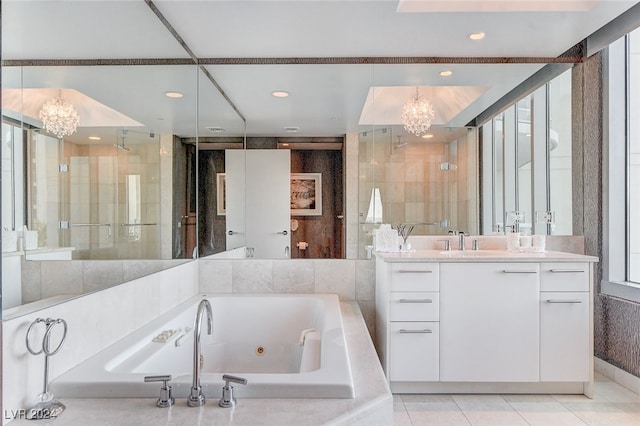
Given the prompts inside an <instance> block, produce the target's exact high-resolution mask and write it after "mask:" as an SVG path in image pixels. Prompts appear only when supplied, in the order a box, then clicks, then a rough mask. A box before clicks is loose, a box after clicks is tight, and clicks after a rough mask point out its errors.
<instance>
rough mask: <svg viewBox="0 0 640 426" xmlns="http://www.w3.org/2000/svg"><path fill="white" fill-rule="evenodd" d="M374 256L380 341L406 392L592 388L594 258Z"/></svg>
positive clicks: (395, 382)
mask: <svg viewBox="0 0 640 426" xmlns="http://www.w3.org/2000/svg"><path fill="white" fill-rule="evenodd" d="M595 261H597V258H593V257H589V256H581V255H574V254H569V253H557V252H556V253H554V252H551V253H548V252H547V253H544V254H513V253H507V252H497V253H496V254H495V256H494V254H493V253H491V254H487V253H480V254H478V255H475V256H474V253H473V252H470V253H469V252H466V253H465V252H458V253H455V252H454V253H452V254H447V253H442V252H439V251H435V250H433V251H429V250H425V251H424V252H417V253H416V254H415V255H414V254H413V253H412V254H397V255H395V256H394V255H393V254H376V336H377V338H376V344H377V349H378V352H379V355H380V359H381V362H382V366H383V369H384V371H385V373H386V375H387V379H388V380H389V384H390V387H391V390H392V391H393V392H400V393H415V392H417V393H507V392H508V393H520V392H527V393H529V392H531V393H584V394H587V395H590V394H591V393H592V391H593V331H592V330H593V301H592V297H593V262H595Z"/></svg>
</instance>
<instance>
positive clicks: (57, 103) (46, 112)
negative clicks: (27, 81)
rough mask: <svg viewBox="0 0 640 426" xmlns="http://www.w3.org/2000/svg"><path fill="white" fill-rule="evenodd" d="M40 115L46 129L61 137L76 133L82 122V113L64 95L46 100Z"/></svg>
mask: <svg viewBox="0 0 640 426" xmlns="http://www.w3.org/2000/svg"><path fill="white" fill-rule="evenodd" d="M39 116H40V120H42V125H43V126H44V128H45V130H47V131H48V132H50V133H53V134H54V135H56V136H57V137H59V138H62V137H63V136H69V135H71V134H73V133H75V131H76V128H77V127H78V123H80V115H79V114H78V110H77V109H76V107H74V106H73V105H72V104H70V103H69V102H67V101H66V100H64V99H63V98H62V97H57V98H55V99H51V100H49V101H47V102H45V103H44V105H42V109H40V114H39Z"/></svg>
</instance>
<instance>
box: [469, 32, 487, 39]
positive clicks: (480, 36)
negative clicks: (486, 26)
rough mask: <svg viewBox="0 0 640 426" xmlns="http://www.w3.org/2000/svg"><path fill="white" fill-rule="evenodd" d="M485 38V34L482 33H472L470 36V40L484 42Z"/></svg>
mask: <svg viewBox="0 0 640 426" xmlns="http://www.w3.org/2000/svg"><path fill="white" fill-rule="evenodd" d="M484 36H485V33H483V32H482V31H480V32H477V33H471V34H469V40H482V39H483V38H484Z"/></svg>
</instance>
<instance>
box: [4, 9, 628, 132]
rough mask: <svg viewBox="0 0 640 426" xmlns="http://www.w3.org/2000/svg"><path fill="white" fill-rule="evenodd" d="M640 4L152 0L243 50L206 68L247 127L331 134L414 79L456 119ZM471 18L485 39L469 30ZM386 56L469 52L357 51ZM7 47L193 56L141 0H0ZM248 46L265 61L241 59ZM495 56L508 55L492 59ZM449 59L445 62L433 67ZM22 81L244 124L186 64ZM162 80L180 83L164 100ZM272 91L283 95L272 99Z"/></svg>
mask: <svg viewBox="0 0 640 426" xmlns="http://www.w3.org/2000/svg"><path fill="white" fill-rule="evenodd" d="M635 3H637V2H635V1H615V0H614V1H579V0H564V1H515V0H508V1H507V0H494V1H484V2H483V1H464V0H460V1H429V0H423V1H409V0H400V1H398V0H372V1H350V0H346V1H324V0H299V1H269V0H264V1H242V0H236V1H188V0H181V1H179V0H171V1H163V0H156V1H154V2H153V6H155V7H156V8H157V10H158V11H159V13H160V14H161V15H162V16H164V18H165V19H166V21H167V22H168V23H169V24H170V25H171V26H172V27H173V28H174V29H175V32H176V33H177V34H179V35H180V36H181V38H182V40H183V41H184V43H185V44H186V45H187V46H188V47H189V48H190V49H191V51H192V52H193V55H195V57H197V58H209V59H215V61H205V62H220V59H221V58H226V59H227V62H237V63H238V64H230V65H220V64H207V65H204V66H203V68H204V69H206V70H207V71H208V72H209V74H210V75H211V76H212V77H213V79H214V80H215V82H216V83H217V84H218V85H219V87H220V88H221V89H222V90H224V92H225V94H226V96H227V98H228V99H229V100H230V101H231V102H233V104H234V105H235V108H236V109H237V111H238V112H240V113H241V114H242V116H243V117H244V118H245V119H246V129H247V134H248V135H260V136H285V135H286V136H291V134H290V133H287V132H286V131H285V128H286V127H297V128H299V132H298V133H297V134H296V135H295V136H336V135H342V134H344V133H347V132H357V131H362V130H363V129H366V128H370V127H371V126H372V125H394V124H397V122H398V118H399V115H400V111H399V110H398V106H399V105H401V104H402V99H403V98H404V97H406V96H407V93H412V92H413V91H415V88H416V87H419V88H420V91H421V94H423V95H428V96H429V97H430V98H431V99H432V101H433V102H434V104H435V109H436V111H437V121H438V124H441V125H443V126H450V127H454V126H464V125H465V124H467V123H468V122H469V121H471V120H472V119H473V118H475V117H476V116H477V115H478V114H479V113H481V112H482V111H484V110H485V109H486V108H488V107H489V106H491V105H492V104H493V103H495V102H496V101H497V100H498V99H500V98H501V97H502V96H503V95H504V94H505V93H507V92H509V91H510V90H511V89H513V88H514V87H516V86H517V85H518V84H519V83H521V82H522V81H523V80H525V79H526V78H528V77H529V76H531V75H532V74H533V73H535V72H536V71H538V70H539V69H540V68H542V67H543V66H544V63H543V62H541V61H540V58H555V57H557V56H558V55H560V54H562V53H563V52H565V51H566V50H567V49H568V48H570V47H572V46H574V45H575V44H576V43H578V42H580V41H581V40H583V39H585V38H586V37H587V36H589V35H590V34H592V33H593V32H594V31H595V30H597V29H599V28H600V27H602V26H603V25H605V24H606V23H608V22H609V21H611V20H612V19H613V18H615V17H616V16H618V15H620V14H621V13H623V12H624V11H625V10H627V9H629V8H630V7H632V6H633V5H634V4H635ZM479 31H482V32H484V33H485V34H486V37H485V38H484V39H483V40H481V41H471V40H470V39H469V38H468V35H469V34H471V33H474V32H479ZM380 57H384V58H390V57H394V58H395V57H401V58H406V57H428V58H465V59H456V60H455V61H452V60H447V59H442V60H438V61H436V60H433V59H432V60H431V62H439V63H428V64H406V63H397V64H396V63H393V64H391V63H371V62H380V61H372V60H369V59H367V60H363V59H361V58H380ZM2 58H3V60H23V61H27V60H90V59H99V60H103V61H104V62H105V63H108V61H109V60H114V61H115V62H117V63H123V62H124V61H122V60H141V59H154V58H155V59H157V58H163V59H167V58H174V59H183V60H184V59H189V58H190V55H189V53H188V52H187V51H186V50H185V49H184V48H183V46H181V44H180V43H179V42H178V41H177V40H176V38H174V36H173V35H172V34H171V33H170V32H169V31H168V30H167V28H166V27H165V25H164V24H163V22H162V21H161V20H160V19H159V18H158V16H156V14H155V13H154V11H153V10H152V8H151V7H149V5H147V3H146V2H145V1H144V0H136V1H95V0H86V1H64V0H62V1H28V0H22V1H17V0H9V1H6V0H5V1H3V2H2ZM247 58H257V59H259V60H256V61H253V62H258V63H259V64H246V62H249V61H247V60H246V59H247ZM296 58H298V59H296ZM300 58H302V59H300ZM305 58H306V59H305ZM309 58H333V60H332V61H333V62H336V63H324V62H328V61H327V60H315V61H314V60H310V59H309ZM345 58H352V59H345ZM474 58H476V59H478V60H474ZM500 58H511V60H510V61H511V62H516V63H509V64H505V63H497V62H502V59H500ZM282 62H286V63H282ZM309 62H316V63H309ZM350 62H351V63H350ZM397 62H406V61H403V60H399V61H397ZM454 62H457V63H454ZM475 62H483V63H475ZM492 62H494V63H492ZM518 62H522V63H518ZM538 62H540V63H538ZM165 63H166V61H165ZM292 63H294V64H292ZM443 70H450V71H452V75H451V76H449V77H441V76H440V72H441V71H443ZM20 85H23V86H24V87H30V88H67V89H73V90H77V91H78V92H81V93H83V94H84V95H86V96H88V97H90V98H91V99H93V100H94V101H95V102H98V103H100V104H102V105H104V106H106V107H107V108H111V109H113V110H116V111H118V112H120V113H121V114H123V115H125V116H127V117H129V118H130V119H132V120H135V121H137V122H140V123H142V124H144V126H145V129H147V130H149V131H153V132H170V133H173V134H177V135H179V136H185V137H186V136H194V135H195V134H198V135H200V136H203V135H205V136H212V134H211V133H210V132H209V131H208V130H207V127H221V128H223V129H224V131H223V132H222V133H219V134H218V135H222V136H234V135H237V134H241V133H242V131H243V122H242V120H241V119H240V118H239V116H238V115H237V113H236V111H234V109H233V108H231V107H230V106H228V105H227V104H226V101H225V98H224V97H223V96H222V95H221V94H220V93H219V92H218V90H217V89H216V88H215V86H214V85H213V84H212V82H211V81H210V80H209V79H208V78H207V77H206V76H205V75H204V74H203V73H202V71H201V70H198V69H197V67H195V66H193V65H192V66H185V65H162V66H153V67H150V66H89V67H73V66H55V67H39V68H32V67H30V68H25V69H20V68H18V67H11V68H6V69H4V70H3V88H7V89H10V88H18V87H20ZM169 90H179V91H181V92H182V93H184V95H185V96H184V97H183V98H182V99H179V100H172V99H168V98H166V97H164V95H163V94H164V92H166V91H169ZM275 90H284V91H287V92H289V93H290V96H289V97H288V98H284V99H279V98H275V97H273V96H272V95H271V93H272V92H273V91H275ZM134 94H135V97H134V98H133V99H132V98H131V97H132V95H134ZM3 104H4V102H3ZM5 106H6V105H5ZM197 108H198V110H199V113H198V114H196V109H197ZM81 125H82V123H81ZM195 129H197V131H196V130H195ZM79 133H81V132H79Z"/></svg>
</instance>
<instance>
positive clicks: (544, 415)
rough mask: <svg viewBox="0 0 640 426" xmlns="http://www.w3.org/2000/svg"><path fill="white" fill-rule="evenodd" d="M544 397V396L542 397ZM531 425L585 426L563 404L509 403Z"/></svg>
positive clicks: (553, 402)
mask: <svg viewBox="0 0 640 426" xmlns="http://www.w3.org/2000/svg"><path fill="white" fill-rule="evenodd" d="M541 396H543V395H541ZM509 403H510V404H511V406H512V407H513V408H514V409H515V410H516V411H517V412H518V414H520V415H521V416H522V418H524V419H525V420H526V422H527V423H529V424H530V425H540V426H547V425H553V426H580V425H582V426H584V425H585V423H584V422H583V421H582V420H580V418H579V417H578V416H576V415H575V414H574V413H572V412H571V411H569V410H568V409H567V408H565V407H564V406H563V405H562V404H561V403H559V402H556V401H553V400H552V401H551V402H548V401H546V402H515V401H514V402H509Z"/></svg>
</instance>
